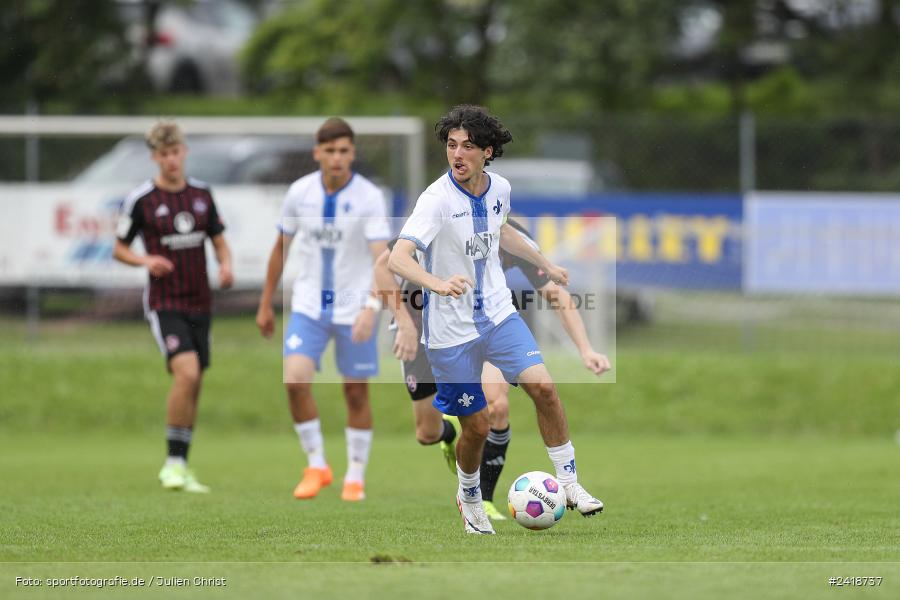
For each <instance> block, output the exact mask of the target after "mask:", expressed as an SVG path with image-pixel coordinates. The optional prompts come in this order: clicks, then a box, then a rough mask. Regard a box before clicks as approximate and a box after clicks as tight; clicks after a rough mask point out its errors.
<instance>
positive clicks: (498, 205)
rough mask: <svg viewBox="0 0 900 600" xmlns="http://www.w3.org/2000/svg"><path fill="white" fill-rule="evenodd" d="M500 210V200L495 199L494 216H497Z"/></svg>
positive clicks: (501, 207)
mask: <svg viewBox="0 0 900 600" xmlns="http://www.w3.org/2000/svg"><path fill="white" fill-rule="evenodd" d="M501 210H503V204H502V203H501V202H500V198H497V204H495V205H494V214H495V215H499V214H500V211H501Z"/></svg>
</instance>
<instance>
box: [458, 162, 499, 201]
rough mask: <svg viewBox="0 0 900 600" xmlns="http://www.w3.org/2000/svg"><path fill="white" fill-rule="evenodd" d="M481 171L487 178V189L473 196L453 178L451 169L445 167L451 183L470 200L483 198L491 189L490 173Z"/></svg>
mask: <svg viewBox="0 0 900 600" xmlns="http://www.w3.org/2000/svg"><path fill="white" fill-rule="evenodd" d="M482 173H484V174H485V175H487V178H488V186H487V189H486V190H484V192H482V193H481V195H480V196H473V195H472V194H470V193H469V192H468V191H467V190H466V188H464V187H463V186H461V185H459V182H458V181H456V180H455V179H454V178H453V171H451V170H450V169H447V177H449V178H450V181H452V182H453V185H454V186H456V189H458V190H459V191H461V192H462V193H463V194H465V195H466V196H468V197H469V198H471V199H472V200H484V197H485V196H487V193H488V192H489V191H491V183H493V180H492V179H491V175H490V173H486V172H484V171H482Z"/></svg>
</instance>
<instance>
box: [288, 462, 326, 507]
mask: <svg viewBox="0 0 900 600" xmlns="http://www.w3.org/2000/svg"><path fill="white" fill-rule="evenodd" d="M331 480H332V475H331V467H325V468H324V469H317V468H315V467H306V468H305V469H303V479H301V480H300V483H298V484H297V487H295V488H294V498H297V499H298V500H309V499H312V498H315V497H316V494H318V493H319V490H321V489H322V488H323V487H325V486H326V485H331Z"/></svg>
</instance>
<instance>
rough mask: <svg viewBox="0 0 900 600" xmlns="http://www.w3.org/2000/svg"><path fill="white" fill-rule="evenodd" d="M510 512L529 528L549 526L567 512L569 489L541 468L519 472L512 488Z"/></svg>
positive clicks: (510, 489)
mask: <svg viewBox="0 0 900 600" xmlns="http://www.w3.org/2000/svg"><path fill="white" fill-rule="evenodd" d="M508 500H509V514H511V515H512V516H513V519H515V520H516V523H518V524H519V525H521V526H522V527H525V528H526V529H534V530H539V529H549V528H551V527H553V526H554V525H556V524H557V523H558V522H559V520H560V519H562V518H563V515H564V514H566V491H565V490H564V489H563V487H562V486H561V485H560V484H559V482H558V481H557V480H556V477H554V476H553V475H550V474H549V473H544V472H542V471H530V472H528V473H525V474H524V475H519V476H518V477H516V480H515V481H513V484H512V485H511V486H510V488H509V497H508Z"/></svg>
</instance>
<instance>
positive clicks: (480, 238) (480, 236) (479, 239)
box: [466, 233, 494, 259]
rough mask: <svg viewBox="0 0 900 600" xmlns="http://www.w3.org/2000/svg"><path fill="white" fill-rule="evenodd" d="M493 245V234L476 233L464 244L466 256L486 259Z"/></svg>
mask: <svg viewBox="0 0 900 600" xmlns="http://www.w3.org/2000/svg"><path fill="white" fill-rule="evenodd" d="M493 245H494V234H492V233H476V234H475V235H473V236H472V237H471V238H470V239H469V240H468V241H467V242H466V256H471V257H472V258H475V259H478V258H487V257H488V255H489V254H490V253H491V247H493Z"/></svg>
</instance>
